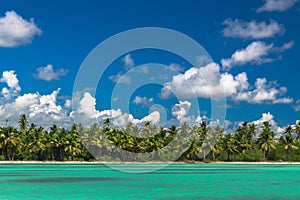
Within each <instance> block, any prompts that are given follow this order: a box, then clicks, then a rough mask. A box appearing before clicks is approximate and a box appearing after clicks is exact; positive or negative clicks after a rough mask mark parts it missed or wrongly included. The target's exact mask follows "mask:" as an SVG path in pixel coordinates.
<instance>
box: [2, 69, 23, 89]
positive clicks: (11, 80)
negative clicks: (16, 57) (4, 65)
mask: <svg viewBox="0 0 300 200" xmlns="http://www.w3.org/2000/svg"><path fill="white" fill-rule="evenodd" d="M0 82H2V83H6V84H7V86H8V87H9V88H11V89H16V90H21V87H20V86H19V80H18V78H17V75H16V74H15V71H13V70H10V71H4V72H3V73H2V78H1V79H0Z"/></svg>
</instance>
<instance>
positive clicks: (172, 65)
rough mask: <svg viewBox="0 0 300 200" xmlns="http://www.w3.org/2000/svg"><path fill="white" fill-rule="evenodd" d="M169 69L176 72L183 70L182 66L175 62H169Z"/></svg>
mask: <svg viewBox="0 0 300 200" xmlns="http://www.w3.org/2000/svg"><path fill="white" fill-rule="evenodd" d="M168 68H169V69H171V70H174V71H177V72H181V71H183V70H184V69H183V67H181V66H180V65H178V64H176V63H171V64H170V65H169V66H168Z"/></svg>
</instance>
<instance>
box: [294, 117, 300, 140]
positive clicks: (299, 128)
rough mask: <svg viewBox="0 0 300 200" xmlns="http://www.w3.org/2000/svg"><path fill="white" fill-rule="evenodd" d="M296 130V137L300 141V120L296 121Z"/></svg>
mask: <svg viewBox="0 0 300 200" xmlns="http://www.w3.org/2000/svg"><path fill="white" fill-rule="evenodd" d="M295 132H296V134H297V136H296V139H297V140H298V142H300V120H297V121H296V124H295Z"/></svg>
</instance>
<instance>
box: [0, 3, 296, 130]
mask: <svg viewBox="0 0 300 200" xmlns="http://www.w3.org/2000/svg"><path fill="white" fill-rule="evenodd" d="M0 5H1V6H0V55H1V56H0V58H1V59H0V73H1V74H2V78H1V82H0V89H1V91H2V92H1V94H0V100H1V105H0V120H1V122H0V124H4V123H5V120H6V119H9V123H10V124H12V125H14V124H16V121H17V117H18V115H19V114H21V113H25V114H26V115H28V116H29V118H30V120H31V121H33V122H36V123H38V124H41V125H45V126H46V125H47V124H51V123H58V124H60V125H62V126H68V124H70V123H71V122H72V120H74V117H76V116H77V117H78V116H80V117H82V115H85V116H86V117H93V116H97V117H98V118H100V119H104V118H105V117H111V118H112V119H114V123H115V124H118V123H125V122H128V121H132V122H134V123H143V122H145V121H147V120H150V121H153V122H159V121H164V120H163V119H164V118H167V119H165V120H167V121H170V122H174V123H175V121H176V120H177V121H179V122H181V121H184V120H185V121H189V122H191V123H195V122H198V121H199V120H201V119H202V120H206V119H209V118H210V115H211V101H212V100H213V99H214V97H213V96H214V95H216V96H218V95H219V94H218V87H222V88H223V89H224V87H225V91H226V124H231V125H232V124H235V123H236V122H239V121H241V120H242V121H244V120H247V121H249V122H252V121H254V122H256V123H260V122H261V121H263V120H269V121H271V122H272V123H273V124H275V127H276V128H277V129H278V131H280V128H281V127H284V126H286V125H287V124H293V123H295V121H296V120H297V119H299V114H300V101H299V100H300V94H299V84H298V83H297V82H298V79H299V78H298V76H299V72H300V69H299V67H298V60H299V50H300V46H299V45H300V37H299V34H300V28H299V26H298V21H299V20H300V4H299V2H298V1H297V0H251V1H250V0H248V1H240V0H228V1H217V0H211V1H195V0H194V1H191V0H187V1H176V2H174V1H138V0H130V1H106V2H103V1H96V0H91V1H88V2H87V1H75V2H70V1H58V0H54V1H50V2H47V3H45V2H43V1H30V0H29V1H14V0H12V1H1V3H0ZM141 27H162V28H167V29H172V30H175V31H178V32H180V33H183V34H185V35H187V36H189V37H191V38H192V39H194V40H195V41H197V42H198V43H199V44H201V45H202V46H203V48H204V49H205V50H206V51H207V52H208V54H209V55H210V57H211V58H212V60H213V63H211V64H210V65H205V66H192V65H191V64H190V63H188V62H187V61H186V60H185V59H183V58H181V57H179V56H178V55H174V54H172V53H170V52H165V51H161V50H153V49H142V50H137V51H132V52H127V53H126V54H123V55H119V57H118V58H116V60H115V61H114V62H113V63H112V64H111V65H110V66H107V69H106V71H105V73H104V74H103V76H102V77H101V80H100V82H99V85H98V87H97V88H86V91H78V93H76V94H75V96H72V95H74V94H73V85H74V81H75V79H76V75H77V72H78V70H79V68H80V66H81V64H82V62H83V61H84V59H85V58H86V57H87V55H88V54H89V53H90V52H91V51H92V50H93V48H95V47H96V46H97V45H98V44H99V43H101V42H103V41H105V40H106V39H108V38H109V37H111V36H114V35H115V34H118V33H120V32H123V31H126V30H131V29H134V28H141ZM141 37H143V36H141ZM179 43H180V41H179ZM178 45H180V44H178ZM99 59H101V58H99ZM154 62H155V63H161V64H162V65H165V66H166V67H168V68H169V69H175V70H176V71H178V72H179V73H181V75H179V74H177V75H176V73H175V74H172V73H167V74H160V73H158V74H155V72H153V74H152V75H151V73H152V72H151V69H150V72H148V71H147V70H146V68H145V70H146V71H147V72H145V73H144V75H145V76H148V77H150V76H157V77H159V75H165V76H168V77H167V78H166V79H165V82H164V83H162V84H161V85H154V84H152V85H151V84H150V85H144V86H142V85H141V87H139V88H138V89H137V90H136V91H134V93H132V95H131V97H130V100H128V102H127V104H128V105H127V104H126V106H127V108H128V112H127V111H126V112H125V111H124V110H118V108H112V107H111V103H112V102H113V103H114V102H117V101H120V99H118V97H117V96H114V97H112V96H111V95H112V91H113V89H114V88H115V87H116V85H123V86H126V85H130V84H132V82H133V81H134V80H132V77H129V78H128V76H127V79H126V73H128V72H129V71H130V70H129V69H134V68H136V69H142V68H139V66H141V65H146V66H147V63H154ZM147 67H148V68H149V67H150V68H151V66H149V65H148V66H147ZM200 68H203V69H201V70H200ZM12 70H13V71H12ZM148 70H149V69H148ZM204 71H205V72H204ZM206 72H207V74H205V73H206ZM214 72H216V73H217V75H216V74H214ZM189 73H196V74H197V73H198V74H199V73H202V74H203V73H204V74H205V76H206V77H205V79H207V80H208V82H210V80H211V83H209V84H211V85H209V86H207V87H209V88H210V90H211V91H210V94H211V95H212V96H210V97H207V96H206V95H205V92H203V90H204V89H205V87H203V85H201V80H200V79H201V78H199V77H197V76H188V75H189ZM1 74H0V75H1ZM124 74H125V77H124ZM122 76H123V79H122V78H121V79H120V77H122ZM174 76H177V78H178V79H180V80H181V79H182V80H181V82H180V83H177V82H176V83H175V82H172V78H174ZM129 79H130V80H129ZM207 80H206V81H207ZM185 81H189V82H190V83H191V84H192V87H194V88H195V91H196V92H195V94H194V95H196V96H197V98H198V101H199V104H200V107H201V110H200V113H198V114H199V116H197V114H196V115H195V112H193V111H195V107H194V105H193V103H191V100H190V96H189V95H190V94H189V93H188V92H185V91H187V90H185V85H184V84H185ZM220 81H221V83H220ZM222 81H223V82H222ZM178 84H179V85H178ZM180 84H181V85H180ZM223 84H226V85H225V86H224V85H223ZM126 87H127V86H126ZM126 87H124V88H126ZM58 88H60V89H58ZM168 88H169V89H170V88H173V90H178V91H176V92H177V94H178V95H179V96H181V100H180V101H179V100H178V98H175V97H174V96H172V95H168V94H167V93H164V92H162V91H165V90H166V89H168ZM164 89H165V90H164ZM125 90H126V89H125ZM72 97H73V103H74V102H76V101H74V99H76V100H77V104H76V103H75V105H73V107H72V106H71V104H70V101H71V100H72ZM74 109H75V110H74ZM155 111H156V112H155ZM197 120H198V121H197Z"/></svg>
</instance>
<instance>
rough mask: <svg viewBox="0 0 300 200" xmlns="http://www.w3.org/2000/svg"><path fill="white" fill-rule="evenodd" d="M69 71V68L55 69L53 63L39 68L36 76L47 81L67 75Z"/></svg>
mask: <svg viewBox="0 0 300 200" xmlns="http://www.w3.org/2000/svg"><path fill="white" fill-rule="evenodd" d="M67 73H68V70H67V69H63V68H60V69H58V70H54V69H53V66H52V65H50V64H49V65H47V66H46V67H39V68H37V74H34V76H35V77H36V78H38V79H41V80H45V81H52V80H59V78H60V77H61V76H65V75H66V74H67Z"/></svg>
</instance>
